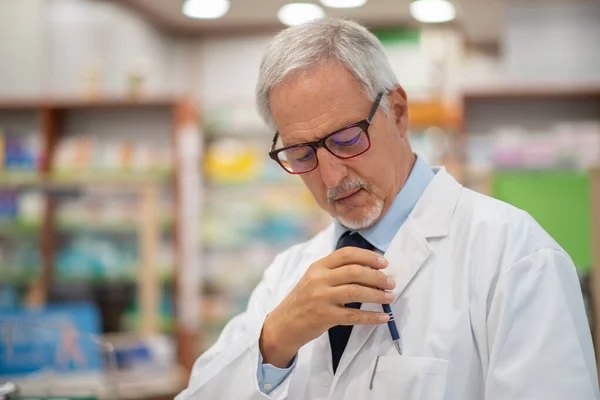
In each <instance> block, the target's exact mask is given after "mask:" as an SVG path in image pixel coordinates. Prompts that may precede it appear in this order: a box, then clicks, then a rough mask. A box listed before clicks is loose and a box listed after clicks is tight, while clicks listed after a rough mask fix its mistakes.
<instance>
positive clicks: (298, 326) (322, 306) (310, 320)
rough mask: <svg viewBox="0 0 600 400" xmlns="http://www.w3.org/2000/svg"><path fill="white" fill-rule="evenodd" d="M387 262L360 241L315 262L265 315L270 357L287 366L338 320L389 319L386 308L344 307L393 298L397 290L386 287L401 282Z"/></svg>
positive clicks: (264, 350) (264, 341) (266, 356)
mask: <svg viewBox="0 0 600 400" xmlns="http://www.w3.org/2000/svg"><path fill="white" fill-rule="evenodd" d="M387 265H388V262H387V260H386V259H385V258H383V257H381V256H379V255H378V254H377V253H375V252H373V251H369V250H364V249H360V248H356V247H344V248H342V249H339V250H337V251H335V252H333V253H332V254H330V255H329V256H327V257H325V258H323V259H321V260H319V261H317V262H315V263H314V264H312V265H311V266H310V267H309V268H308V269H307V271H306V272H305V273H304V276H303V277H302V278H301V279H300V281H299V282H298V284H297V285H296V287H295V288H294V289H293V290H292V291H291V292H290V293H289V294H288V295H287V297H286V298H285V299H283V301H282V302H281V303H280V304H279V306H277V307H276V308H275V309H274V310H273V311H272V312H271V313H270V314H269V315H268V316H267V318H266V319H265V322H264V324H263V330H262V332H261V337H260V341H259V345H260V351H261V354H262V355H263V360H264V362H265V363H269V364H272V365H274V366H276V367H279V368H287V366H288V365H289V363H290V361H291V360H292V358H293V357H294V355H295V354H296V353H297V352H298V350H299V349H300V347H302V346H304V345H305V344H306V343H308V342H310V341H311V340H313V339H315V338H317V337H319V336H321V335H322V334H323V332H325V331H327V330H328V329H329V328H331V327H332V326H336V325H377V324H382V323H385V322H387V321H388V320H389V316H388V315H387V314H386V313H383V312H373V311H361V310H358V309H353V308H346V307H344V304H347V303H354V302H360V303H377V304H389V303H391V302H392V301H393V300H394V295H393V294H392V293H389V292H385V291H383V290H381V289H384V290H385V289H393V288H394V287H395V286H396V282H394V281H393V280H392V279H388V277H387V276H386V275H385V274H384V273H383V272H381V271H379V270H380V269H384V268H386V267H387ZM365 266H368V267H371V268H365Z"/></svg>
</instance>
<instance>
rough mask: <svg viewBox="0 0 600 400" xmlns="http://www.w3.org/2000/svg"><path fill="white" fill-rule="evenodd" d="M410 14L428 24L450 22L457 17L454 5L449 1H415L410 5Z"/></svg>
mask: <svg viewBox="0 0 600 400" xmlns="http://www.w3.org/2000/svg"><path fill="white" fill-rule="evenodd" d="M410 13H411V15H412V16H413V18H414V19H416V20H417V21H420V22H426V23H440V22H448V21H452V20H453V19H454V18H455V17H456V10H455V8H454V5H453V4H452V3H450V2H449V1H448V0H415V1H413V2H412V3H410Z"/></svg>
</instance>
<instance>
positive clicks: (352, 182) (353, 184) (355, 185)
mask: <svg viewBox="0 0 600 400" xmlns="http://www.w3.org/2000/svg"><path fill="white" fill-rule="evenodd" d="M359 189H365V190H366V191H367V192H369V191H370V190H369V189H370V186H369V184H368V183H367V182H365V181H363V180H362V179H359V178H350V179H347V180H345V181H343V182H342V183H341V184H340V185H338V186H336V187H333V188H331V189H329V190H327V201H328V202H330V203H332V202H334V201H335V199H336V198H338V197H339V196H340V195H341V194H344V193H346V192H350V191H353V190H359Z"/></svg>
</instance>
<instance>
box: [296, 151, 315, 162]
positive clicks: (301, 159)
mask: <svg viewBox="0 0 600 400" xmlns="http://www.w3.org/2000/svg"><path fill="white" fill-rule="evenodd" d="M311 157H312V151H307V152H306V153H305V154H304V155H302V156H300V157H296V161H297V162H306V161H308V160H310V159H311Z"/></svg>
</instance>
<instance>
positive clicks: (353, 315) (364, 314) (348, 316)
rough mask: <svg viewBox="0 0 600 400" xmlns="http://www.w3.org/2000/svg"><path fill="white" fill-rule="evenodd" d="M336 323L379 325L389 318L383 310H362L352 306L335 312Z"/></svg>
mask: <svg viewBox="0 0 600 400" xmlns="http://www.w3.org/2000/svg"><path fill="white" fill-rule="evenodd" d="M337 316H338V317H337V324H338V325H379V324H384V323H386V322H388V321H389V320H390V316H389V315H387V314H386V313H383V312H377V311H363V310H357V309H354V308H344V309H343V310H340V311H339V312H338V313H337Z"/></svg>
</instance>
